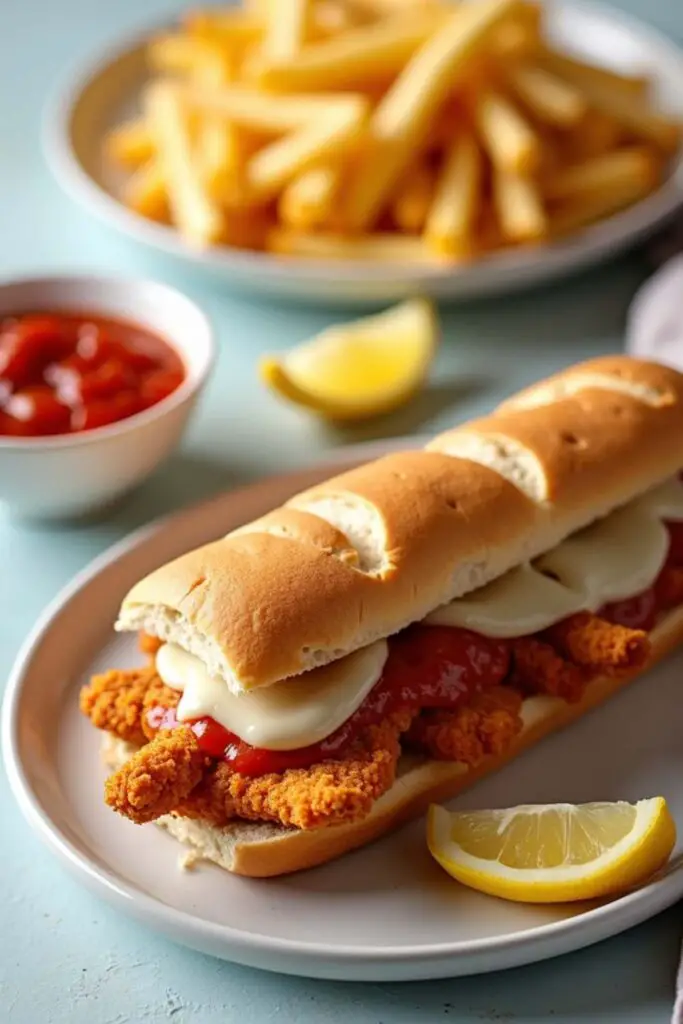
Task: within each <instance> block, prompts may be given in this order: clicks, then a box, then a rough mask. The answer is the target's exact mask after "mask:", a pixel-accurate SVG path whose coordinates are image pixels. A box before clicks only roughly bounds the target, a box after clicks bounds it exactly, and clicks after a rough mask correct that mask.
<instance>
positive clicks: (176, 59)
mask: <svg viewBox="0 0 683 1024" xmlns="http://www.w3.org/2000/svg"><path fill="white" fill-rule="evenodd" d="M215 54H216V44H215V43H213V42H210V41H207V40H206V39H202V38H197V39H195V38H193V37H192V36H187V35H180V34H178V35H165V36H157V38H156V39H152V40H151V42H150V43H149V46H148V47H147V61H148V63H149V65H150V67H151V68H152V69H153V70H154V71H160V72H164V73H171V74H180V75H190V74H192V73H193V72H195V71H196V70H197V69H198V68H201V67H202V66H203V65H204V64H205V63H206V62H207V61H209V62H210V61H211V60H214V59H215Z"/></svg>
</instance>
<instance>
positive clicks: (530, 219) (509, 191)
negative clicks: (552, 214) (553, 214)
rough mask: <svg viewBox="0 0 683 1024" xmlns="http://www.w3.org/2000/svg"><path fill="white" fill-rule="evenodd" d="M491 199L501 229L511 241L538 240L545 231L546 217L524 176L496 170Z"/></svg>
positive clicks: (535, 193) (546, 226)
mask: <svg viewBox="0 0 683 1024" xmlns="http://www.w3.org/2000/svg"><path fill="white" fill-rule="evenodd" d="M493 202H494V206H495V209H496V215H497V217H498V223H499V224H500V229H501V232H502V233H503V236H504V237H505V238H508V239H509V240H510V241H512V242H539V241H540V240H541V239H542V238H544V237H545V235H546V234H547V232H548V218H547V216H546V213H545V210H544V208H543V204H542V202H541V198H540V196H539V194H538V189H537V188H536V186H535V185H534V184H533V183H532V182H531V181H529V180H528V179H527V178H522V177H520V176H519V175H516V174H510V173H509V172H506V171H502V170H497V171H495V172H494V174H493Z"/></svg>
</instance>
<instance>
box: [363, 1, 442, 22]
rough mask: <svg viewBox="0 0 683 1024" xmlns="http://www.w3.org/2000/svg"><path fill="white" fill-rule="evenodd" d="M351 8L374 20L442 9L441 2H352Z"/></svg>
mask: <svg viewBox="0 0 683 1024" xmlns="http://www.w3.org/2000/svg"><path fill="white" fill-rule="evenodd" d="M353 6H354V7H356V8H358V9H359V10H361V11H365V13H366V14H367V15H368V16H370V17H374V18H385V17H387V16H388V15H392V14H393V15H396V14H402V13H405V12H408V13H412V12H413V11H415V10H418V11H422V10H433V9H434V8H438V7H443V6H444V4H443V0H353Z"/></svg>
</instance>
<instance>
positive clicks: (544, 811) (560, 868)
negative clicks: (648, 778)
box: [427, 797, 676, 903]
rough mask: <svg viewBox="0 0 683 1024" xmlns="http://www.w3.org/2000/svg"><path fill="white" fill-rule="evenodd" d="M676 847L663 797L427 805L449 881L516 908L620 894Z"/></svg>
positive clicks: (435, 852)
mask: <svg viewBox="0 0 683 1024" xmlns="http://www.w3.org/2000/svg"><path fill="white" fill-rule="evenodd" d="M675 842H676V826H675V825H674V822H673V819H672V817H671V814H670V813H669V809H668V807H667V805H666V801H665V800H664V799H663V797H654V798H653V799H651V800H640V801H639V802H638V803H637V804H628V803H622V802H620V803H594V804H580V805H573V804H554V805H552V804H548V805H539V806H532V805H528V806H520V807H511V808H509V809H508V810H495V811H460V812H457V811H456V812H450V811H447V810H446V809H445V808H443V807H438V806H436V805H432V807H430V809H429V818H428V822H427V844H428V846H429V850H430V852H431V854H432V856H433V857H434V858H435V859H436V860H437V861H438V863H439V864H440V865H441V867H442V868H444V869H445V870H446V871H447V872H448V873H449V875H452V876H453V878H456V879H457V880H458V881H459V882H462V883H463V885H467V886H469V887H470V888H472V889H477V890H479V892H485V893H489V894H490V895H491V896H500V897H501V898H503V899H507V900H516V901H518V902H522V903H565V902H569V901H571V900H587V899H594V898H596V897H598V896H607V895H609V894H614V893H619V892H624V891H625V890H627V889H630V888H631V887H632V886H634V885H638V884H639V883H641V882H644V881H645V880H646V879H648V878H649V877H650V876H651V875H653V874H654V872H655V871H657V870H658V869H659V868H660V867H662V865H663V864H665V863H666V861H667V860H668V858H669V856H670V854H671V851H672V849H673V847H674V844H675Z"/></svg>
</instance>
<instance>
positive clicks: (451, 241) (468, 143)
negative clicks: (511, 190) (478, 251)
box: [425, 135, 483, 256]
mask: <svg viewBox="0 0 683 1024" xmlns="http://www.w3.org/2000/svg"><path fill="white" fill-rule="evenodd" d="M482 170H483V168H482V158H481V152H480V150H479V147H478V146H477V143H476V141H475V140H474V138H472V136H471V135H463V136H461V137H460V138H458V139H456V140H455V141H454V142H453V143H452V144H451V147H450V149H449V150H448V151H447V153H446V154H445V157H444V162H443V166H442V168H441V172H440V175H439V179H438V182H437V186H436V192H435V195H434V201H433V203H432V205H431V208H430V210H429V215H428V217H427V224H426V227H425V241H426V242H427V244H428V246H429V247H430V248H431V249H433V250H434V251H435V252H438V253H448V254H450V255H453V256H466V255H468V254H471V252H472V251H473V249H474V247H475V246H474V241H473V233H474V227H475V224H476V221H477V215H478V213H479V209H480V202H481V188H482Z"/></svg>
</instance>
